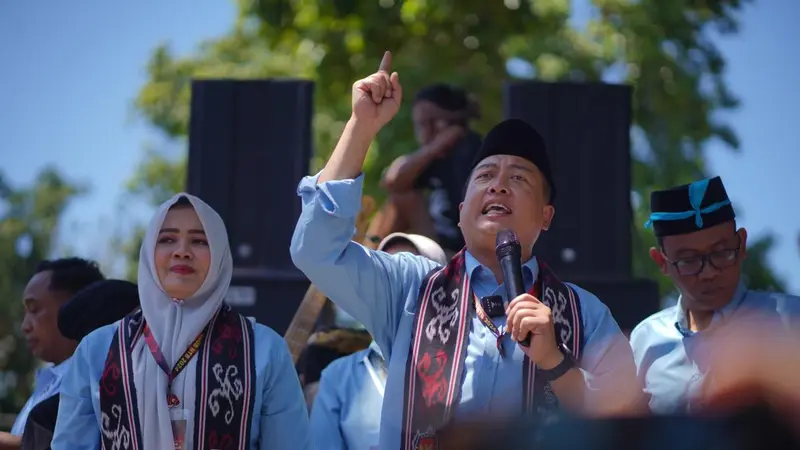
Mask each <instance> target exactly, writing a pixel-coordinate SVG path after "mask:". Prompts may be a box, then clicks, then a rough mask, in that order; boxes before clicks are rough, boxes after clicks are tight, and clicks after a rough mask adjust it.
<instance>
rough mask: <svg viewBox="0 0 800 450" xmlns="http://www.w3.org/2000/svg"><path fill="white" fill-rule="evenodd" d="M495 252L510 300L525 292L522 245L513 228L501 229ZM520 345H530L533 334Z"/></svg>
mask: <svg viewBox="0 0 800 450" xmlns="http://www.w3.org/2000/svg"><path fill="white" fill-rule="evenodd" d="M494 254H495V255H497V261H498V262H499V263H500V268H501V269H502V270H503V280H505V281H504V284H505V286H506V297H508V301H509V302H510V301H511V300H513V299H514V298H516V297H518V296H520V295H522V294H524V293H525V285H524V284H523V283H522V246H521V245H520V244H519V239H517V235H516V234H515V233H514V231H513V230H510V229H506V230H500V232H498V233H497V239H496V240H495V247H494ZM520 345H522V346H525V347H530V345H531V334H530V333H528V335H527V336H526V337H525V339H523V340H522V341H521V342H520Z"/></svg>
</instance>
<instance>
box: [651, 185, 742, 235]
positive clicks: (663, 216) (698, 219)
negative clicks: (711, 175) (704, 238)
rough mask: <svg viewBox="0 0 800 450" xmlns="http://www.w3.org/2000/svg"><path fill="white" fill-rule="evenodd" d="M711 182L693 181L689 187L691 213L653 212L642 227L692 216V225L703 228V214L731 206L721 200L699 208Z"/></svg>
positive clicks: (727, 201) (728, 202) (729, 202)
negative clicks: (657, 221) (660, 221)
mask: <svg viewBox="0 0 800 450" xmlns="http://www.w3.org/2000/svg"><path fill="white" fill-rule="evenodd" d="M709 181H711V180H702V181H695V182H694V183H692V184H690V185H689V204H690V205H692V210H691V211H684V212H654V213H652V214H650V220H648V221H647V222H645V224H644V227H645V228H650V227H651V226H652V225H653V222H654V221H656V220H683V219H688V218H690V217H692V216H694V223H695V225H697V228H703V214H710V213H712V212H714V211H716V210H718V209H720V208H722V207H724V206H728V205H730V204H731V201H730V199H727V200H723V201H721V202H717V203H714V204H711V205H708V206H706V207H705V208H702V209H701V208H700V204H701V203H703V197H705V195H706V190H707V189H708V183H709Z"/></svg>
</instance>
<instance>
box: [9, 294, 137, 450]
mask: <svg viewBox="0 0 800 450" xmlns="http://www.w3.org/2000/svg"><path fill="white" fill-rule="evenodd" d="M138 307H139V291H138V290H137V287H136V285H135V284H133V283H131V282H129V281H123V280H102V281H96V282H94V283H92V284H91V285H89V287H87V288H85V289H83V290H81V291H80V292H78V293H77V294H76V295H75V296H74V297H72V298H71V299H70V300H69V301H67V302H66V303H64V304H63V305H62V306H61V309H60V310H59V312H58V329H59V331H60V332H61V334H62V335H63V336H64V337H66V338H67V339H72V340H74V341H76V342H80V341H81V340H82V339H83V338H84V337H86V335H88V334H89V333H91V332H92V331H94V330H95V329H97V328H100V327H102V326H104V325H108V324H111V323H114V322H116V321H118V320H120V319H122V318H123V317H125V316H126V315H128V314H130V313H132V312H133V311H134V310H135V309H137V308H138ZM58 404H59V396H58V395H57V394H56V395H53V396H51V397H49V398H47V399H45V400H43V401H41V402H40V403H39V404H38V405H36V406H34V407H33V409H31V413H30V415H28V420H27V422H26V423H25V432H24V433H23V435H22V450H48V449H50V444H51V442H52V440H53V432H54V431H55V428H56V419H57V416H58Z"/></svg>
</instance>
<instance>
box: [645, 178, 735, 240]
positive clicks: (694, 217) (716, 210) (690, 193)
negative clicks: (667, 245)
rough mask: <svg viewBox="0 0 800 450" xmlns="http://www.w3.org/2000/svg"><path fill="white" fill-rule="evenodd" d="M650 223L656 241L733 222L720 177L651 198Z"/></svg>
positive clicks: (732, 215)
mask: <svg viewBox="0 0 800 450" xmlns="http://www.w3.org/2000/svg"><path fill="white" fill-rule="evenodd" d="M650 211H651V214H650V220H648V221H647V223H645V224H644V226H645V227H650V226H651V225H652V227H653V231H654V232H655V235H656V236H657V237H664V236H674V235H677V234H687V233H693V232H695V231H699V230H702V229H704V228H708V227H713V226H714V225H719V224H721V223H725V222H728V221H731V220H733V219H735V218H736V213H735V212H734V211H733V206H732V205H731V201H730V199H729V198H728V193H727V192H726V191H725V186H724V185H723V184H722V179H721V178H720V177H714V178H710V179H707V180H702V181H695V182H694V183H690V184H684V185H683V186H678V187H674V188H672V189H667V190H665V191H654V192H653V193H651V194H650Z"/></svg>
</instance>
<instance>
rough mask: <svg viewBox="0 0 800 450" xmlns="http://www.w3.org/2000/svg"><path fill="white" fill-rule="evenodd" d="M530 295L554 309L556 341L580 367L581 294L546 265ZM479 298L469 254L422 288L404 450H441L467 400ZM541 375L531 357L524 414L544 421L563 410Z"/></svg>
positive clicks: (431, 277) (526, 371) (434, 274)
mask: <svg viewBox="0 0 800 450" xmlns="http://www.w3.org/2000/svg"><path fill="white" fill-rule="evenodd" d="M529 293H530V294H531V295H533V296H534V297H536V298H538V299H539V300H541V302H542V303H544V304H545V305H547V306H548V307H549V308H550V309H551V311H552V313H553V323H554V326H555V334H556V340H557V341H558V343H559V344H564V345H565V346H566V347H567V348H568V349H569V350H570V352H571V353H572V355H573V357H574V358H575V360H576V361H579V360H580V357H581V353H582V350H583V348H582V347H583V345H582V340H583V320H582V316H581V305H580V299H579V298H578V295H577V293H576V292H575V291H574V290H573V289H572V288H571V287H569V286H567V285H566V284H564V283H562V282H561V281H559V280H558V278H556V276H555V275H554V274H553V272H552V271H551V270H550V269H549V268H548V267H547V265H546V264H544V263H542V262H541V261H539V277H538V278H537V280H536V282H535V283H533V286H532V287H531V290H530V292H529ZM473 298H474V294H473V293H472V288H471V286H470V280H469V276H468V275H467V274H466V264H465V257H464V250H462V251H461V252H459V253H458V254H456V255H455V256H454V257H453V259H452V260H451V261H450V263H449V264H448V265H447V266H446V267H444V268H437V269H434V270H433V271H431V272H430V273H429V274H428V275H427V276H426V277H425V280H424V281H423V283H422V285H421V287H420V293H419V300H418V303H417V304H418V309H417V312H416V315H415V319H414V332H413V334H412V341H411V342H412V344H411V348H410V349H409V356H408V363H407V366H406V374H405V390H404V401H403V427H402V438H401V439H402V445H401V449H402V450H435V449H437V448H438V438H437V432H438V431H439V430H440V429H441V428H442V427H443V426H444V425H445V424H447V423H448V422H449V421H450V419H451V418H452V416H453V412H454V411H453V410H454V408H455V407H456V406H457V405H458V402H459V399H460V395H461V383H462V377H463V375H464V374H463V371H464V359H465V357H466V350H467V343H468V338H469V331H470V323H471V321H470V320H469V317H470V310H469V308H470V307H471V305H472V304H473V300H472V299H473ZM536 372H537V368H536V365H535V364H534V363H533V362H531V361H530V359H528V357H527V356H525V359H524V361H523V364H522V373H523V377H522V379H523V382H522V386H521V391H522V402H521V403H522V404H521V411H520V414H521V415H522V414H533V415H536V416H539V417H540V418H544V417H545V416H546V415H547V414H548V413H550V412H552V411H553V410H555V409H557V407H558V399H557V398H556V396H555V394H554V393H553V391H552V389H551V387H550V384H549V383H547V382H546V381H545V380H544V378H543V377H541V376H536Z"/></svg>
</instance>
